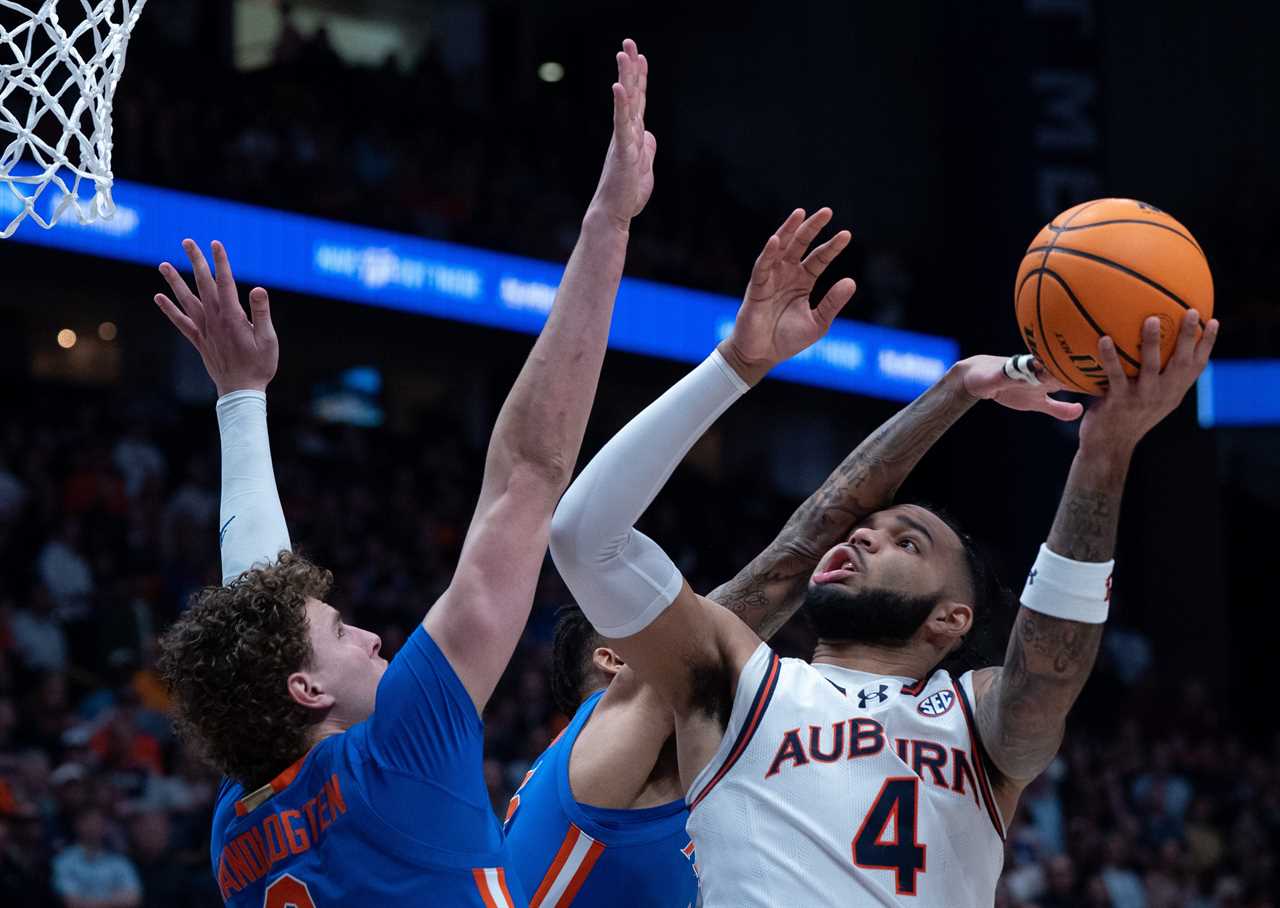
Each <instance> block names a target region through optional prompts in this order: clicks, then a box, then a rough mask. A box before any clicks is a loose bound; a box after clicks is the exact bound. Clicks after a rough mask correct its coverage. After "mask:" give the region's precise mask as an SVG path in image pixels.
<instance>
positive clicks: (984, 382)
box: [956, 355, 1084, 422]
mask: <svg viewBox="0 0 1280 908" xmlns="http://www.w3.org/2000/svg"><path fill="white" fill-rule="evenodd" d="M1028 361H1029V362H1028V369H1029V370H1030V373H1031V375H1030V378H1028V377H1026V376H1021V375H1020V374H1019V373H1018V372H1017V371H1016V370H1014V369H1012V368H1010V367H1009V366H1010V359H1009V358H1006V357H1003V356H985V355H982V356H970V357H969V358H968V359H963V360H961V361H960V362H959V363H957V364H956V365H957V367H958V368H959V369H960V373H961V375H962V376H963V379H964V390H965V392H966V393H967V394H969V395H970V396H972V397H976V398H978V399H979V400H993V401H995V402H996V403H998V404H1000V405H1001V406H1003V407H1008V408H1009V409H1010V410H1030V411H1034V412H1036V413H1047V414H1048V415H1049V416H1052V417H1053V418H1054V419H1060V420H1062V421H1063V422H1071V421H1072V420H1075V419H1079V418H1080V414H1081V413H1083V412H1084V407H1083V406H1082V405H1080V404H1078V403H1068V402H1066V401H1064V400H1054V399H1053V398H1052V397H1050V396H1049V395H1050V394H1052V393H1053V392H1055V391H1061V390H1063V386H1062V383H1061V382H1059V381H1058V380H1057V379H1056V378H1054V377H1053V376H1052V375H1050V374H1049V372H1048V370H1046V369H1045V367H1044V364H1043V363H1041V362H1040V360H1038V359H1036V358H1034V357H1030V356H1028Z"/></svg>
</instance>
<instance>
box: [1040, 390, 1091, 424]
mask: <svg viewBox="0 0 1280 908" xmlns="http://www.w3.org/2000/svg"><path fill="white" fill-rule="evenodd" d="M1037 409H1038V410H1039V411H1040V412H1041V413H1048V414H1049V415H1050V416H1052V417H1053V418H1054V419H1060V420H1062V421H1063V422H1072V421H1074V420H1077V419H1079V418H1080V417H1081V416H1083V415H1084V405H1083V404H1080V403H1069V402H1067V401H1065V400H1055V399H1053V398H1052V397H1050V396H1049V395H1047V394H1046V395H1045V398H1044V401H1043V403H1042V405H1041V406H1040V407H1038V408H1037Z"/></svg>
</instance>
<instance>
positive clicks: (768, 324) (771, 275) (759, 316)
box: [726, 208, 855, 374]
mask: <svg viewBox="0 0 1280 908" xmlns="http://www.w3.org/2000/svg"><path fill="white" fill-rule="evenodd" d="M831 216H832V213H831V209H830V208H823V209H821V210H819V211H817V212H816V213H814V214H813V215H812V216H811V217H809V218H807V219H806V218H805V212H804V211H803V209H799V208H797V209H796V210H795V211H793V212H792V213H791V215H790V216H789V217H788V218H787V219H786V220H785V221H784V222H783V223H782V226H781V227H779V228H778V230H777V231H776V232H775V233H774V234H773V236H771V237H769V241H768V242H767V243H765V246H764V250H763V251H762V252H761V253H760V256H759V258H757V259H756V264H755V267H754V268H752V269H751V283H750V284H748V285H747V292H746V295H745V296H744V298H743V300H742V306H741V308H739V309H738V316H737V318H736V320H735V321H734V325H733V332H732V334H730V336H729V337H728V339H727V340H726V344H727V346H728V347H729V348H730V350H731V351H732V353H733V356H734V359H736V360H737V362H739V363H740V364H742V365H744V366H747V367H748V368H750V369H752V370H760V371H761V374H763V372H765V371H768V369H769V368H770V367H772V366H774V365H776V364H777V363H780V362H782V361H783V360H786V359H789V358H790V357H792V356H795V355H796V354H797V353H799V352H800V351H802V350H804V349H805V348H807V347H809V346H811V345H812V344H814V343H815V342H817V341H818V340H819V339H820V338H822V336H823V335H825V334H826V333H827V329H828V328H830V327H831V322H832V320H833V319H834V318H835V317H836V314H837V313H838V312H839V311H840V310H841V309H842V308H844V305H845V303H847V302H849V299H850V298H851V297H852V296H853V291H854V289H855V285H854V282H853V279H852V278H847V277H846V278H842V279H841V280H839V281H837V282H836V284H835V285H834V286H833V287H832V288H831V289H830V290H828V291H827V294H826V296H824V297H823V298H822V300H821V302H819V303H818V305H817V306H812V305H810V303H809V297H810V294H812V293H813V286H814V284H815V283H817V281H818V278H820V277H821V276H822V274H823V272H824V271H826V270H827V266H828V265H830V264H831V262H832V261H834V260H835V257H836V256H838V255H839V254H840V253H841V252H843V251H844V249H845V247H846V246H848V245H849V240H850V239H851V236H850V234H849V231H847V230H841V231H840V232H839V233H837V234H836V235H835V236H833V237H832V238H831V239H829V240H827V241H826V242H825V243H823V244H822V245H821V246H819V247H818V248H816V249H814V250H813V251H812V252H810V253H809V254H808V255H805V251H806V250H807V249H808V248H809V244H810V243H812V242H813V240H814V238H815V237H817V235H818V234H819V232H821V230H822V228H824V227H825V226H827V224H828V223H830V221H831Z"/></svg>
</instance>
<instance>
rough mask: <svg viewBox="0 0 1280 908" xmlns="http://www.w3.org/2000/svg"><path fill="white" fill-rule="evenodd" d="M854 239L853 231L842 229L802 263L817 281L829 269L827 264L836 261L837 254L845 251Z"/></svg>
mask: <svg viewBox="0 0 1280 908" xmlns="http://www.w3.org/2000/svg"><path fill="white" fill-rule="evenodd" d="M852 239H853V234H852V233H850V232H849V231H847V230H841V231H840V232H839V233H837V234H836V235H835V236H833V237H832V238H831V239H829V240H827V241H826V242H825V243H823V244H822V245H821V246H819V247H818V248H817V249H815V250H813V252H810V253H809V254H808V256H806V257H805V260H804V262H803V263H802V265H803V266H804V270H805V271H807V272H808V273H809V276H810V277H811V278H813V279H814V280H815V281H816V280H817V279H818V278H820V277H822V272H824V271H826V270H827V266H828V265H830V264H831V263H832V262H833V261H835V258H836V256H838V255H839V254H840V253H842V252H844V250H845V248H846V247H848V245H849V241H850V240H852Z"/></svg>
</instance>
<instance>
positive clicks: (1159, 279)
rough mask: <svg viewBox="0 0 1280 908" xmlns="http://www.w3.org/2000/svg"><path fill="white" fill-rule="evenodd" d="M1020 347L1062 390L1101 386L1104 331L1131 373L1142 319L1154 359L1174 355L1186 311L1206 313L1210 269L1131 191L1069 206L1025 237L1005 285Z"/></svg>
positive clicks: (1196, 249)
mask: <svg viewBox="0 0 1280 908" xmlns="http://www.w3.org/2000/svg"><path fill="white" fill-rule="evenodd" d="M1014 308H1015V310H1016V312H1017V317H1018V329H1019V331H1020V332H1021V333H1022V339H1023V341H1024V342H1025V343H1026V345H1027V349H1028V350H1030V351H1031V352H1032V353H1033V354H1035V355H1036V356H1038V357H1039V358H1040V360H1041V362H1043V363H1044V365H1045V368H1047V369H1048V370H1049V372H1050V373H1052V375H1053V376H1054V377H1055V378H1057V379H1058V380H1059V381H1060V382H1062V384H1063V385H1064V386H1066V388H1067V389H1068V390H1071V391H1082V392H1085V393H1087V394H1103V393H1105V392H1106V389H1107V378H1106V373H1105V371H1104V370H1103V368H1102V363H1101V361H1100V360H1099V357H1098V339H1099V338H1100V337H1102V336H1103V335H1110V337H1111V338H1112V340H1114V341H1115V343H1116V352H1117V354H1118V355H1119V357H1120V362H1121V364H1122V365H1123V366H1124V370H1125V372H1126V374H1128V375H1130V376H1135V375H1137V374H1138V367H1139V366H1140V364H1141V361H1142V360H1141V355H1140V353H1139V347H1140V346H1141V344H1140V338H1141V334H1142V323H1143V322H1144V321H1145V320H1146V319H1147V318H1148V317H1150V316H1152V315H1154V316H1156V317H1157V318H1159V319H1160V365H1161V366H1162V367H1163V366H1164V364H1165V363H1166V362H1168V359H1169V357H1170V355H1171V354H1172V353H1173V348H1174V344H1175V342H1176V340H1177V337H1178V328H1179V327H1180V326H1181V324H1182V318H1183V315H1184V314H1185V313H1186V312H1187V310H1189V309H1195V310H1197V311H1198V312H1199V313H1200V323H1201V325H1204V324H1206V323H1208V321H1209V318H1210V317H1211V316H1212V315H1213V277H1212V275H1211V274H1210V273H1209V263H1208V261H1207V260H1206V259H1205V257H1204V252H1203V250H1201V248H1200V244H1199V243H1197V242H1196V240H1195V238H1194V237H1193V236H1192V235H1191V233H1190V231H1188V230H1187V229H1186V228H1185V227H1183V226H1182V225H1181V224H1180V223H1178V222H1177V221H1176V220H1174V219H1173V218H1172V217H1170V216H1169V215H1168V214H1166V213H1165V212H1163V211H1161V210H1160V209H1159V208H1156V207H1155V206H1154V205H1148V204H1147V203H1145V202H1137V201H1134V200H1133V199H1095V200H1094V201H1092V202H1083V203H1081V204H1079V205H1076V206H1075V207H1074V208H1069V209H1068V210H1066V211H1064V212H1063V213H1062V214H1060V215H1058V216H1057V217H1056V218H1054V219H1053V220H1052V221H1050V222H1049V223H1048V224H1047V225H1046V226H1045V227H1044V228H1043V229H1042V230H1041V231H1040V232H1039V233H1038V234H1036V238H1035V239H1034V240H1032V241H1031V245H1030V246H1029V247H1027V252H1026V255H1025V256H1024V257H1023V259H1022V264H1021V265H1020V266H1019V268H1018V279H1017V282H1016V284H1015V285H1014Z"/></svg>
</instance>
